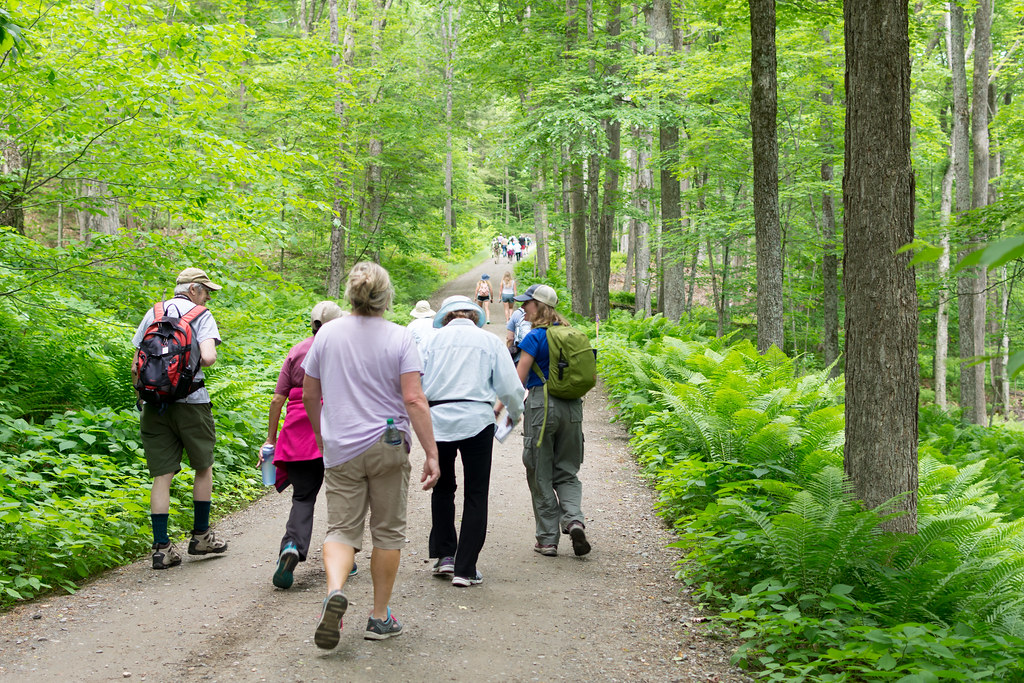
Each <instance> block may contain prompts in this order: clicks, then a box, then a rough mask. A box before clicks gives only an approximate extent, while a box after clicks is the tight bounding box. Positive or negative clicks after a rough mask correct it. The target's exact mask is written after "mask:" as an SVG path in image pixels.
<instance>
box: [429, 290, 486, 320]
mask: <svg viewBox="0 0 1024 683" xmlns="http://www.w3.org/2000/svg"><path fill="white" fill-rule="evenodd" d="M452 311H474V312H476V326H477V327H483V326H484V324H485V322H486V321H485V320H484V309H482V308H480V307H479V306H477V305H476V304H475V303H473V300H472V299H470V298H469V297H468V296H462V295H461V294H456V295H454V296H450V297H448V298H447V299H445V300H444V301H443V302H442V303H441V308H440V309H438V311H437V315H435V316H434V327H435V328H441V327H444V319H445V316H447V315H448V314H449V313H451V312H452Z"/></svg>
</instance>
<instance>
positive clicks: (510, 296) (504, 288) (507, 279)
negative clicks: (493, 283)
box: [501, 270, 516, 325]
mask: <svg viewBox="0 0 1024 683" xmlns="http://www.w3.org/2000/svg"><path fill="white" fill-rule="evenodd" d="M515 296H516V279H515V277H513V276H512V271H511V270H506V271H505V275H504V276H502V278H501V305H502V307H503V308H504V309H505V324H506V325H507V324H508V321H509V318H511V317H512V309H513V308H515V305H516V302H515Z"/></svg>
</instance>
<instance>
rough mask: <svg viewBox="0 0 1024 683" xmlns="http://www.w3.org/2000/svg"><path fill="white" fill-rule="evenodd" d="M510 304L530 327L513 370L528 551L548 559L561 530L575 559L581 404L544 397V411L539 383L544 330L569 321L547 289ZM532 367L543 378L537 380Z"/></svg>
mask: <svg viewBox="0 0 1024 683" xmlns="http://www.w3.org/2000/svg"><path fill="white" fill-rule="evenodd" d="M516 301H520V302H522V304H523V311H524V312H525V314H526V319H527V320H528V321H529V322H530V323H531V325H532V329H531V330H530V332H529V334H527V335H526V336H525V337H524V338H523V339H522V341H520V342H519V348H520V350H521V355H520V357H519V363H518V364H517V366H516V369H517V371H518V373H519V378H520V379H521V380H522V381H523V384H524V385H525V386H526V389H527V390H528V391H529V394H528V395H527V397H526V417H525V419H524V422H523V464H524V465H525V466H526V480H527V482H528V483H529V486H530V496H531V498H532V500H533V516H534V521H535V522H536V536H537V543H536V545H535V546H534V547H533V549H534V551H536V552H538V553H540V554H541V555H546V556H549V557H554V556H555V555H557V554H558V539H559V531H561V532H562V533H565V534H568V535H569V538H570V539H571V540H572V548H573V552H575V553H576V555H586V554H587V553H589V552H590V542H589V541H588V540H587V535H586V531H585V529H586V524H585V522H584V517H583V510H582V509H581V505H582V500H583V484H581V483H580V480H579V477H578V476H577V475H578V473H579V470H580V466H581V465H582V463H583V400H582V399H578V398H577V399H571V400H567V399H562V398H558V397H556V396H547V397H546V398H547V408H546V410H545V405H544V402H545V393H546V392H544V390H543V384H544V381H546V380H547V377H548V366H549V355H548V341H547V328H548V327H549V326H552V325H568V324H569V322H568V321H567V320H566V319H565V318H564V317H563V316H562V315H561V314H560V313H558V311H556V310H555V306H557V305H558V295H557V294H556V293H555V290H554V289H552V288H551V287H549V286H547V285H538V286H537V288H536V289H534V290H533V291H532V292H529V293H526V292H524V293H523V294H521V295H519V296H517V297H516ZM534 363H536V365H537V367H538V368H539V369H540V371H541V373H543V375H544V377H543V379H542V378H541V377H539V376H538V375H537V373H536V370H535V369H534ZM533 389H536V391H533ZM542 432H543V434H542ZM541 436H543V438H541Z"/></svg>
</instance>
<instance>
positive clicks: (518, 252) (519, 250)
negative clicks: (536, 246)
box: [512, 240, 523, 261]
mask: <svg viewBox="0 0 1024 683" xmlns="http://www.w3.org/2000/svg"><path fill="white" fill-rule="evenodd" d="M512 253H513V254H515V257H516V261H522V260H523V247H522V245H521V244H519V240H515V241H513V242H512Z"/></svg>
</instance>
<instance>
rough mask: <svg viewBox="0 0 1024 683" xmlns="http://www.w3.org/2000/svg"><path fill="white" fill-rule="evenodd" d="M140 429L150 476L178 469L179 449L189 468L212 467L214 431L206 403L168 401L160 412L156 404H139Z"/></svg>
mask: <svg viewBox="0 0 1024 683" xmlns="http://www.w3.org/2000/svg"><path fill="white" fill-rule="evenodd" d="M140 431H141V434H142V447H143V449H145V451H146V464H147V465H149V474H150V476H152V477H159V476H161V475H164V474H172V473H177V472H180V471H181V456H182V451H184V452H185V453H187V454H188V462H189V464H190V465H191V466H192V469H194V470H196V471H198V470H205V469H207V468H208V467H213V446H214V444H215V443H216V441H217V435H216V432H215V430H214V426H213V407H212V404H210V403H171V404H170V405H168V406H167V408H166V409H165V410H164V412H163V414H162V415H161V414H160V409H159V407H158V406H155V405H150V404H149V403H146V404H143V406H142V419H141V424H140Z"/></svg>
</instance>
